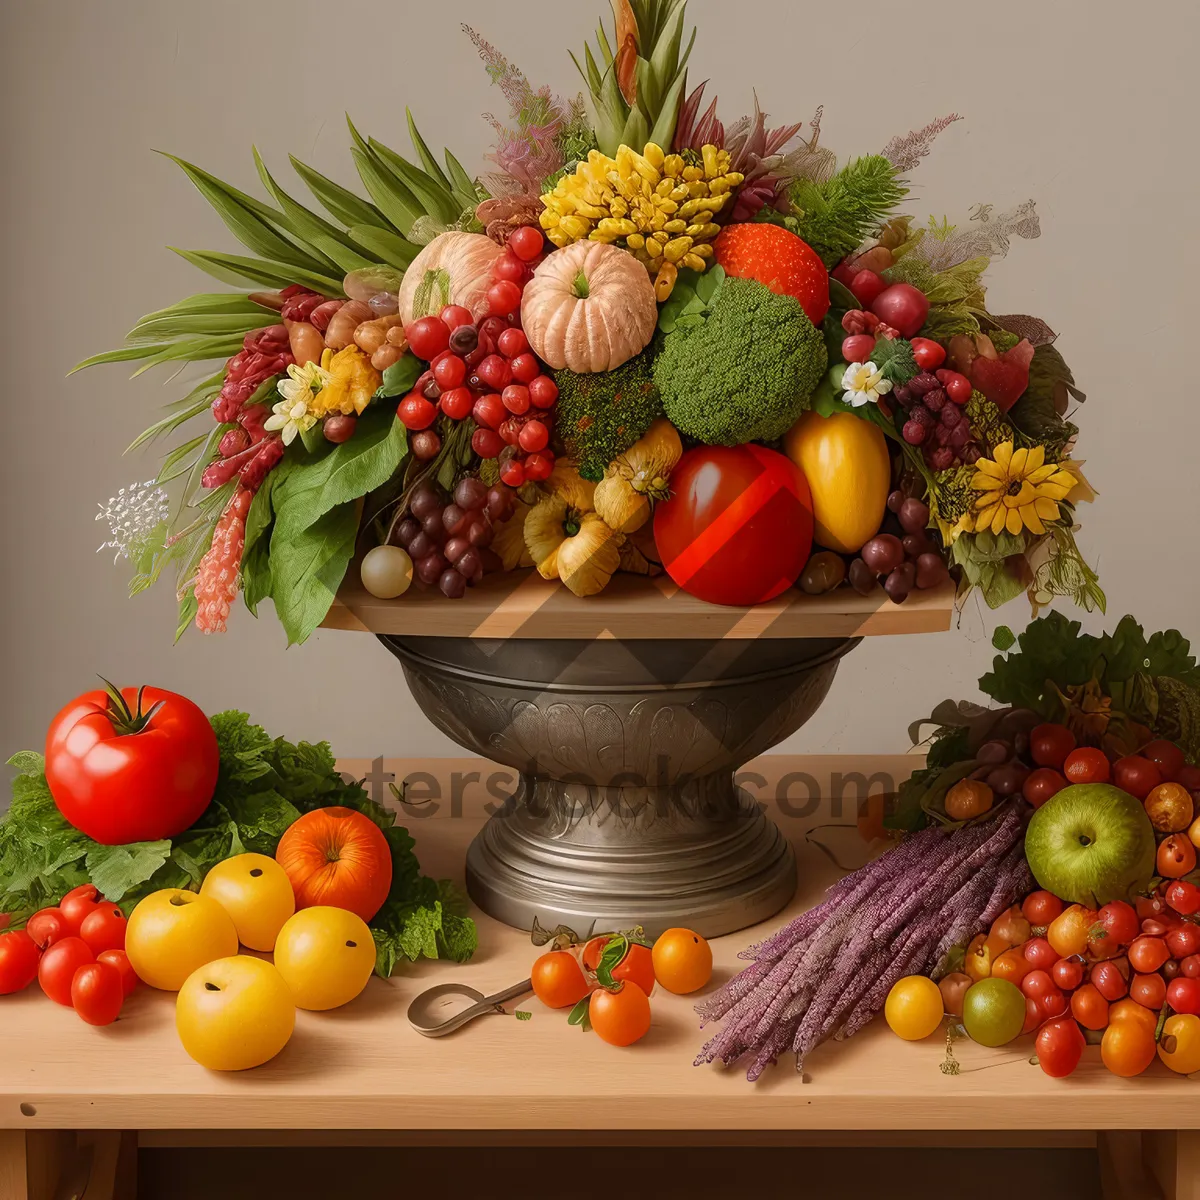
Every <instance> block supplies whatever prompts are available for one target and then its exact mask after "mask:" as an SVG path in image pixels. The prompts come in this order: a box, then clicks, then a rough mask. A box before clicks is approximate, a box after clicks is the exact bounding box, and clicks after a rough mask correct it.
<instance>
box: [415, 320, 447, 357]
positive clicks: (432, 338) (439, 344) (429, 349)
mask: <svg viewBox="0 0 1200 1200" xmlns="http://www.w3.org/2000/svg"><path fill="white" fill-rule="evenodd" d="M404 337H405V340H406V341H407V342H408V345H409V348H410V349H411V350H412V352H413V353H414V354H415V355H416V356H417V357H418V358H423V359H424V360H425V361H426V362H432V361H433V359H435V358H437V356H438V355H439V354H441V352H442V351H443V350H445V349H446V348H447V347H448V346H449V345H450V329H449V327H448V326H447V325H446V322H445V321H443V320H442V319H441V318H440V317H421V318H420V319H418V320H416V321H413V322H412V323H411V324H410V325H406V326H405V327H404Z"/></svg>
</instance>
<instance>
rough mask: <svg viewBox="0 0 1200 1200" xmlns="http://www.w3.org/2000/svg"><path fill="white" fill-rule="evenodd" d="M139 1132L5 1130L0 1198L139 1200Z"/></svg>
mask: <svg viewBox="0 0 1200 1200" xmlns="http://www.w3.org/2000/svg"><path fill="white" fill-rule="evenodd" d="M136 1197H137V1134H136V1133H121V1132H119V1131H115V1130H103V1131H93V1132H87V1133H80V1134H74V1133H69V1132H66V1131H63V1130H57V1129H25V1130H22V1129H4V1130H0V1200H136Z"/></svg>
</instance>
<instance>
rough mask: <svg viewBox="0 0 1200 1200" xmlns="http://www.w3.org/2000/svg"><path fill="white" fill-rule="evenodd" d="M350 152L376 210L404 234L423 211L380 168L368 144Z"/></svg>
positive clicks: (393, 177)
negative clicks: (363, 147)
mask: <svg viewBox="0 0 1200 1200" xmlns="http://www.w3.org/2000/svg"><path fill="white" fill-rule="evenodd" d="M350 154H351V156H352V157H353V159H354V165H355V167H357V169H358V175H359V178H360V179H361V180H362V181H363V186H364V187H365V188H366V189H367V191H368V192H369V193H370V196H371V199H372V200H374V201H375V203H376V204H377V205H378V206H379V210H380V212H382V213H383V215H384V216H385V217H386V218H387V219H388V220H389V221H390V222H391V223H392V224H393V225H394V226H395V227H396V229H397V230H398V231H399V232H400V233H402V234H407V233H408V231H409V230H410V229H411V228H412V227H413V222H414V221H416V219H417V218H418V217H421V216H424V215H425V214H424V213H423V212H422V211H421V206H420V204H419V203H418V202H417V198H416V197H415V196H414V195H413V194H412V192H410V191H409V190H408V189H407V188H406V187H404V185H403V184H402V183H401V182H400V181H399V180H398V179H397V178H396V177H395V176H394V175H393V174H392V173H391V172H390V171H388V170H385V169H384V167H383V165H382V164H381V163H380V161H379V159H378V158H377V157H376V156H375V155H374V154H373V153H372V152H371V148H370V147H369V146H368V147H366V148H365V149H363V150H360V149H358V148H357V147H356V148H355V149H353V150H351V151H350Z"/></svg>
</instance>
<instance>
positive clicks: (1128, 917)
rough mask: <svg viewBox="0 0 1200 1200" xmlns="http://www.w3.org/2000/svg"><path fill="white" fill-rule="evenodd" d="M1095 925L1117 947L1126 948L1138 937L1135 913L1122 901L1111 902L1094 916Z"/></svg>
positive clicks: (1129, 905) (1131, 907)
mask: <svg viewBox="0 0 1200 1200" xmlns="http://www.w3.org/2000/svg"><path fill="white" fill-rule="evenodd" d="M1096 924H1097V925H1100V926H1102V927H1103V929H1104V932H1105V933H1107V934H1108V936H1109V937H1110V938H1111V939H1112V940H1113V942H1115V943H1116V944H1117V945H1119V946H1127V945H1129V943H1130V942H1132V941H1133V939H1134V938H1135V937H1137V935H1138V918H1137V913H1136V912H1135V911H1134V908H1133V906H1132V905H1131V904H1126V903H1125V901H1124V900H1111V901H1109V903H1108V904H1106V905H1105V906H1104V907H1103V908H1102V909H1101V910H1100V911H1099V912H1098V913H1097V914H1096Z"/></svg>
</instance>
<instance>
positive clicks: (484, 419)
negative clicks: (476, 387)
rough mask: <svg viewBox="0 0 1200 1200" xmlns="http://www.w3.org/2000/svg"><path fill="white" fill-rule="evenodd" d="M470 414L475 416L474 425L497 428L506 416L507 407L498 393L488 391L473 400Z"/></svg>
mask: <svg viewBox="0 0 1200 1200" xmlns="http://www.w3.org/2000/svg"><path fill="white" fill-rule="evenodd" d="M471 416H472V417H474V418H475V424H476V425H482V426H483V427H484V428H485V429H499V428H500V426H501V424H503V422H504V421H505V419H506V418H507V417H508V409H506V408H505V407H504V401H503V400H502V399H501V398H500V396H499V394H498V393H496V392H488V393H487V395H485V396H480V397H479V399H478V400H476V401H475V405H474V407H473V408H472V409H471Z"/></svg>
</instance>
